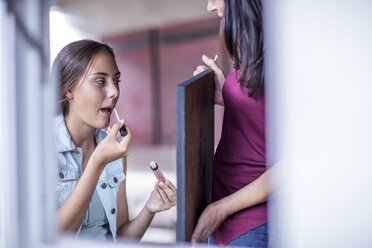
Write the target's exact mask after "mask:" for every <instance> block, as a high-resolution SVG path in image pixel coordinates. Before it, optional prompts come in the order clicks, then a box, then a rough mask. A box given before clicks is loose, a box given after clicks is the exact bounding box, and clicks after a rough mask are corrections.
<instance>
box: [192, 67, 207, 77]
mask: <svg viewBox="0 0 372 248" xmlns="http://www.w3.org/2000/svg"><path fill="white" fill-rule="evenodd" d="M207 69H208V67H206V66H205V65H199V66H198V67H196V70H195V71H194V73H193V75H194V76H196V75H198V74H199V73H201V72H203V71H205V70H207Z"/></svg>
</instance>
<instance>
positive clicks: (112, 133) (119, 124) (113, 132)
mask: <svg viewBox="0 0 372 248" xmlns="http://www.w3.org/2000/svg"><path fill="white" fill-rule="evenodd" d="M123 124H124V121H123V120H121V121H119V122H116V123H115V124H114V125H113V126H112V128H111V130H110V133H109V134H108V136H111V137H112V138H115V137H116V134H117V133H118V132H119V129H120V128H121V127H122V126H123Z"/></svg>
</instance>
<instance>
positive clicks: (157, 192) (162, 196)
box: [146, 180, 177, 213]
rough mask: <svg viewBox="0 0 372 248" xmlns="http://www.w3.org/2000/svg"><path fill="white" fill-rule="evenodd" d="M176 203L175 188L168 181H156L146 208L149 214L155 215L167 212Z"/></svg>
mask: <svg viewBox="0 0 372 248" xmlns="http://www.w3.org/2000/svg"><path fill="white" fill-rule="evenodd" d="M176 203H177V188H176V186H174V185H173V183H172V182H171V181H169V180H165V183H164V182H161V181H157V182H156V184H155V187H154V190H153V191H152V192H151V195H150V198H149V200H148V201H147V203H146V208H147V210H148V211H149V212H150V213H157V212H161V211H164V210H168V209H170V208H171V207H173V206H175V205H176Z"/></svg>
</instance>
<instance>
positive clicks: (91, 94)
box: [53, 40, 177, 240]
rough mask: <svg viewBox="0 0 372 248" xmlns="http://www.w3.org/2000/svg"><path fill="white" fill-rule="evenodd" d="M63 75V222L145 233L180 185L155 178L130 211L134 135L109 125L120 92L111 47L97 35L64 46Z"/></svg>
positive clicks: (59, 69)
mask: <svg viewBox="0 0 372 248" xmlns="http://www.w3.org/2000/svg"><path fill="white" fill-rule="evenodd" d="M53 71H54V72H55V73H57V74H58V75H59V76H60V87H61V90H60V106H61V111H62V114H61V115H60V116H58V117H57V118H56V121H55V125H56V126H55V131H56V134H55V144H56V151H57V161H58V185H57V200H58V208H59V209H58V217H59V225H60V228H61V229H62V230H64V231H70V232H75V233H77V234H78V235H85V236H90V237H95V238H100V239H106V238H112V239H114V240H116V237H117V235H119V236H126V237H132V238H138V239H139V238H141V237H142V235H143V234H144V232H145V231H146V229H147V227H148V226H149V225H150V223H151V221H152V219H153V217H154V215H155V213H157V212H160V211H163V210H167V209H169V208H171V207H172V206H174V205H175V204H176V201H177V195H176V193H177V192H176V187H175V186H174V185H173V184H172V183H171V182H170V181H168V180H166V181H165V182H157V183H156V185H155V187H154V190H153V191H152V193H151V195H150V198H149V199H148V201H147V203H146V205H145V207H144V208H143V210H142V211H141V212H140V214H139V215H138V216H137V217H136V218H135V219H133V220H129V217H128V205H127V198H126V189H125V180H124V179H125V173H126V168H127V165H126V156H128V147H129V143H130V140H131V133H130V129H129V128H127V131H128V134H127V135H126V136H125V137H121V136H120V135H118V131H119V129H120V128H121V127H122V125H123V121H121V122H117V123H116V124H115V125H113V127H112V128H111V129H110V128H109V129H108V131H107V133H106V132H104V131H102V130H101V129H103V128H107V127H108V125H109V123H110V117H111V114H112V111H113V108H114V107H115V104H116V103H117V101H118V98H119V83H120V71H119V69H118V67H117V65H116V61H115V56H114V53H113V51H112V49H111V48H110V47H109V46H108V45H106V44H102V43H99V42H96V41H93V40H80V41H76V42H72V43H70V44H69V45H67V46H66V47H64V48H63V49H62V50H61V51H60V53H59V54H58V56H57V58H56V59H55V61H54V63H53Z"/></svg>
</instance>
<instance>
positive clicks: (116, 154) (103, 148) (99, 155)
mask: <svg viewBox="0 0 372 248" xmlns="http://www.w3.org/2000/svg"><path fill="white" fill-rule="evenodd" d="M122 126H123V122H117V123H116V124H115V125H113V126H112V128H111V129H108V131H107V136H106V138H104V139H103V140H102V141H101V143H99V144H98V145H97V147H96V149H95V150H94V152H93V154H92V157H94V158H95V159H97V160H98V161H99V162H100V164H103V165H106V164H107V163H109V162H112V161H114V160H116V159H119V158H123V157H126V156H128V154H129V143H130V140H131V138H132V135H131V133H130V130H129V128H128V127H126V128H127V131H128V134H127V135H126V136H125V137H121V136H120V134H119V135H118V133H119V129H120V128H121V127H122Z"/></svg>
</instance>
